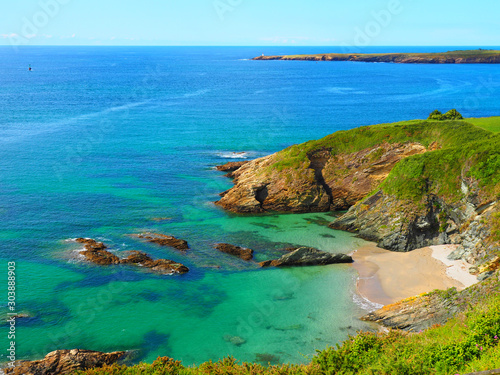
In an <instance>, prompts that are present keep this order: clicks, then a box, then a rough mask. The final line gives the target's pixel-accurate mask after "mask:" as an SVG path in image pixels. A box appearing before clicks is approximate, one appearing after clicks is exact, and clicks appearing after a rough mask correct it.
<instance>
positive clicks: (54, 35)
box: [0, 0, 500, 46]
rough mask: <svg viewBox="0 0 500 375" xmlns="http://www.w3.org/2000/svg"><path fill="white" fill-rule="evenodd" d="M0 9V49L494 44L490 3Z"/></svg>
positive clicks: (133, 2)
mask: <svg viewBox="0 0 500 375" xmlns="http://www.w3.org/2000/svg"><path fill="white" fill-rule="evenodd" d="M1 1H3V4H4V5H3V7H2V13H1V14H0V44H7V45H9V44H21V45H23V44H26V45H58V44H64V45H248V46H251V45H258V46H266V45H289V46H294V45H296V46H314V45H318V46H329V45H331V46H338V45H349V46H352V45H355V46H363V45H374V46H382V45H387V46H390V45H396V46H397V45H407V46H408V45H452V46H460V45H463V46H493V45H500V22H499V21H498V17H499V14H500V1H496V0H474V1H471V0H453V1H451V0H351V1H346V0H342V1H339V0H307V1H306V0H300V1H299V0H142V1H139V0H19V1H7V0H1Z"/></svg>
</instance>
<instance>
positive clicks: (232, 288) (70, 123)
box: [0, 47, 500, 364]
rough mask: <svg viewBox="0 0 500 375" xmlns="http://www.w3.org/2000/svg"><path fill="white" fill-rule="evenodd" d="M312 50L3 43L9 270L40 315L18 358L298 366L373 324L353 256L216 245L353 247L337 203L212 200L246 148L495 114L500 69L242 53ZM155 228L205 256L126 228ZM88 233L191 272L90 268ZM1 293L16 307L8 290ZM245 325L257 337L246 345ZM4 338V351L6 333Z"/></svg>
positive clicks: (3, 186)
mask: <svg viewBox="0 0 500 375" xmlns="http://www.w3.org/2000/svg"><path fill="white" fill-rule="evenodd" d="M329 50H332V49H329ZM413 50H416V49H413ZM441 50H442V49H441ZM377 51H386V49H383V48H382V49H381V48H379V49H374V50H373V52H377ZM311 52H318V51H317V49H315V50H312V49H308V48H300V49H287V48H284V49H281V48H277V49H272V48H260V47H258V48H194V47H193V48H174V47H169V48H146V47H143V48H132V47H127V48H118V47H117V48H91V47H78V48H76V47H57V48H56V47H26V48H20V49H18V50H17V51H14V50H12V49H10V48H8V47H4V48H0V63H1V69H0V83H1V85H0V108H1V111H0V168H1V169H0V219H1V221H2V226H1V227H0V241H1V243H0V246H1V248H0V251H1V252H0V258H1V263H0V264H4V265H5V266H4V267H3V268H2V272H5V271H6V267H7V262H8V261H12V260H15V261H16V262H17V283H18V294H17V303H18V310H19V311H26V312H29V313H30V315H31V316H32V318H29V319H24V320H18V323H17V338H16V339H17V340H16V343H17V355H18V358H38V357H41V356H43V355H45V354H46V353H47V352H49V351H51V350H54V349H61V348H76V347H79V348H87V349H92V350H102V351H111V350H121V349H126V350H136V354H135V360H136V361H140V360H144V361H149V362H151V361H153V360H154V359H155V358H156V357H157V356H158V355H167V356H171V357H174V358H176V359H180V360H183V361H184V362H185V363H186V364H192V363H200V362H202V361H206V360H208V359H214V360H216V359H218V358H221V357H223V356H225V355H234V356H235V357H236V358H238V359H241V360H250V361H255V360H258V359H259V358H262V357H261V356H259V355H258V354H270V355H274V356H275V357H276V360H278V361H279V362H293V363H301V362H306V361H308V359H309V358H310V356H311V355H312V354H313V353H314V350H315V349H322V348H324V347H326V346H327V345H332V344H335V343H336V342H338V341H340V340H342V339H345V338H346V337H347V335H348V334H352V333H354V332H355V331H356V330H357V329H365V328H367V326H366V325H365V324H364V323H362V322H360V321H359V320H358V319H357V318H358V317H359V316H361V315H362V314H363V313H364V312H365V311H366V310H364V309H365V308H366V306H365V305H363V304H362V303H360V301H359V300H358V299H357V298H356V296H355V292H354V284H355V283H354V281H355V279H356V274H355V272H354V271H353V269H352V267H351V266H349V265H332V266H326V267H307V268H300V269H265V270H262V269H259V268H258V267H257V265H256V264H255V263H253V262H251V263H248V262H244V261H240V260H239V259H235V258H232V257H231V256H228V255H225V254H220V253H218V252H216V251H215V250H214V249H213V245H214V244H215V243H217V242H228V243H233V244H237V245H241V246H245V247H250V248H252V249H254V250H255V258H256V260H257V261H261V260H266V259H271V258H275V257H278V256H280V255H281V254H283V252H282V251H281V250H280V249H281V248H284V247H286V246H289V245H307V246H313V247H317V248H319V249H322V250H326V251H331V252H349V251H352V250H354V249H355V248H356V247H358V246H360V245H361V244H362V243H363V241H362V240H360V239H356V238H355V237H353V236H352V235H350V234H347V233H343V232H338V231H333V230H330V229H328V228H327V227H326V224H327V223H328V222H329V221H331V220H332V216H330V215H329V214H305V215H267V216H240V215H234V214H229V213H226V212H224V211H221V210H220V209H218V208H216V207H215V206H214V205H213V204H212V202H213V201H214V200H216V199H217V198H218V193H219V192H221V191H224V190H226V189H228V188H230V187H231V182H230V181H229V180H227V179H226V178H225V177H223V176H222V173H220V172H217V171H215V170H214V168H213V167H214V166H215V165H217V164H222V163H225V162H227V161H229V160H240V159H237V158H235V155H234V154H233V153H234V152H245V154H244V155H243V157H244V158H254V157H258V156H262V155H267V154H269V153H271V152H274V151H277V150H279V149H282V148H283V147H286V146H289V145H290V144H294V143H299V142H302V141H306V140H309V139H314V138H319V137H322V136H324V135H327V134H329V133H331V132H333V131H336V130H340V129H348V128H352V127H354V126H357V125H363V124H372V123H380V122H389V121H397V120H405V119H412V118H423V117H426V116H427V114H428V113H429V112H430V111H431V110H433V109H435V108H439V109H443V110H446V109H448V108H452V107H456V108H457V109H458V110H459V111H461V112H462V113H463V114H464V115H466V116H477V117H478V116H489V115H499V114H500V109H499V105H498V104H499V103H498V99H497V97H498V95H494V93H495V92H496V91H497V90H498V86H499V79H498V78H499V76H500V73H499V71H498V68H497V67H496V66H487V65H469V66H459V65H447V66H432V65H395V64H360V63H350V62H339V63H318V64H316V63H308V62H278V61H268V62H265V61H259V62H256V61H248V60H245V59H246V58H249V57H252V56H257V55H260V54H261V53H266V54H273V53H311ZM28 64H31V65H32V67H33V69H34V71H33V72H31V73H28V72H27V66H28ZM485 82H486V85H487V86H488V87H487V88H486V89H484V88H483V89H481V85H483V86H484V85H485ZM478 92H479V94H478ZM478 95H480V96H478ZM479 99H480V100H479ZM160 217H161V218H166V220H163V221H155V220H154V219H155V218H160ZM146 230H147V231H155V232H161V233H166V234H172V235H175V236H177V237H180V238H183V239H186V240H188V242H189V244H190V247H191V249H190V250H189V251H188V252H187V253H186V254H182V253H180V252H178V251H176V250H174V249H167V248H160V247H157V246H155V245H151V244H146V243H143V242H140V241H137V240H135V239H134V238H132V237H130V236H129V235H130V234H133V233H138V232H142V231H146ZM82 236H83V237H92V238H96V239H99V240H101V241H104V242H105V243H106V244H108V245H109V246H110V248H111V250H112V251H116V252H121V251H125V250H131V249H137V250H143V251H146V252H147V253H149V254H151V255H153V256H154V257H157V258H160V257H161V258H168V259H172V260H175V261H179V262H182V263H183V264H186V265H187V266H188V267H189V268H190V270H191V271H190V272H189V273H188V274H186V275H182V276H170V277H166V276H156V275H152V274H150V273H145V272H140V271H138V270H137V269H133V268H127V267H99V266H94V265H89V264H87V263H85V262H82V261H81V259H80V258H79V257H78V250H79V245H77V244H76V243H74V242H72V241H70V239H72V238H75V237H82ZM5 290H6V288H5ZM0 301H2V302H1V303H2V306H4V307H5V304H6V292H5V293H3V294H1V297H0ZM1 329H2V332H4V331H5V332H7V326H5V325H4V326H2V327H1ZM234 336H239V337H241V338H242V339H244V340H245V341H246V342H245V343H244V344H242V345H240V346H236V345H233V344H232V343H231V342H229V341H228V337H234ZM0 345H5V347H7V338H6V335H4V334H0ZM4 358H5V357H1V356H0V360H4Z"/></svg>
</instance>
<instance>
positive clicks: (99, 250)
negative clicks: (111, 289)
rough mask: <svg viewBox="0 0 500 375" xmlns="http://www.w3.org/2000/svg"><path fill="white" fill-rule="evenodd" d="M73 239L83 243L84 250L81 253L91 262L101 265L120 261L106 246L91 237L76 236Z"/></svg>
mask: <svg viewBox="0 0 500 375" xmlns="http://www.w3.org/2000/svg"><path fill="white" fill-rule="evenodd" d="M75 241H76V242H79V243H82V244H84V245H85V250H84V251H82V252H81V254H82V255H84V256H85V258H87V260H88V261H90V262H92V263H95V264H99V265H101V266H107V265H111V264H119V263H120V258H118V257H117V256H116V255H114V254H113V253H110V252H109V251H107V250H105V249H106V248H107V247H106V245H104V244H103V243H102V242H97V241H96V240H93V239H91V238H77V239H76V240H75Z"/></svg>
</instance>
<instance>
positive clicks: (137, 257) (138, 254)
mask: <svg viewBox="0 0 500 375" xmlns="http://www.w3.org/2000/svg"><path fill="white" fill-rule="evenodd" d="M152 261H153V258H151V257H150V256H149V255H148V254H146V253H143V252H142V251H137V250H132V251H129V256H128V257H127V258H125V259H122V260H121V261H120V262H121V263H122V264H146V263H149V262H152Z"/></svg>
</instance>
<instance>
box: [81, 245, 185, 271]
mask: <svg viewBox="0 0 500 375" xmlns="http://www.w3.org/2000/svg"><path fill="white" fill-rule="evenodd" d="M76 242H79V243H83V244H85V250H83V251H81V252H80V253H81V254H83V255H84V256H85V257H86V258H87V260H88V261H89V262H92V263H95V264H98V265H118V264H130V265H138V266H142V267H145V268H148V269H150V270H151V271H153V272H156V273H159V274H162V275H171V274H181V273H186V272H189V268H187V267H186V266H185V265H183V264H181V263H177V262H174V261H172V260H168V259H157V260H154V259H153V258H151V257H150V256H149V255H147V254H146V253H143V252H142V251H137V250H133V251H129V252H128V257H127V258H124V259H120V258H119V257H118V256H117V255H115V254H113V253H111V252H109V251H107V250H104V249H106V248H107V246H106V245H104V243H102V242H97V241H96V240H93V239H91V238H77V239H76Z"/></svg>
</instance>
